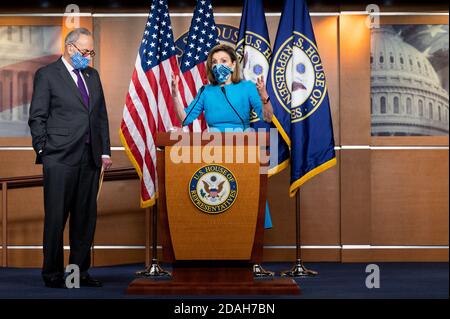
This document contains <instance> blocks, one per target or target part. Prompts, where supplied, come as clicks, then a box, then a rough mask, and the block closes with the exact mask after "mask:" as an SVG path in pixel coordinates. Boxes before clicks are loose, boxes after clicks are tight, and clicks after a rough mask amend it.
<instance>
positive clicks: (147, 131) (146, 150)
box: [119, 0, 180, 207]
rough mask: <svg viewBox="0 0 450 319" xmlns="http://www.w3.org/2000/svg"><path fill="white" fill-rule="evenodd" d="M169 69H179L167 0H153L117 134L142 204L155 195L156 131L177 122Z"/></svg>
mask: <svg viewBox="0 0 450 319" xmlns="http://www.w3.org/2000/svg"><path fill="white" fill-rule="evenodd" d="M172 72H173V73H174V74H178V73H179V67H178V64H177V60H176V51H175V44H174V40H173V33H172V26H171V23H170V16H169V10H168V6H167V0H153V2H152V4H151V7H150V13H149V15H148V19H147V23H146V25H145V29H144V35H143V37H142V41H141V44H140V47H139V51H138V54H137V58H136V63H135V67H134V71H133V74H132V77H131V81H130V86H129V89H128V94H127V96H126V102H125V106H124V109H123V117H122V122H121V125H120V132H119V133H120V137H121V141H122V144H123V146H124V147H125V150H126V152H127V154H128V157H129V158H130V160H131V162H132V163H133V165H134V167H135V169H136V171H137V172H138V174H139V177H140V180H141V207H148V206H151V205H153V204H154V203H155V199H156V197H157V191H158V188H157V184H156V182H157V176H156V147H155V138H156V133H157V132H166V131H169V130H170V129H171V128H173V127H175V126H179V125H180V123H179V121H178V119H177V117H176V115H175V111H174V108H173V102H172V97H171V93H170V87H171V81H172V77H171V74H172Z"/></svg>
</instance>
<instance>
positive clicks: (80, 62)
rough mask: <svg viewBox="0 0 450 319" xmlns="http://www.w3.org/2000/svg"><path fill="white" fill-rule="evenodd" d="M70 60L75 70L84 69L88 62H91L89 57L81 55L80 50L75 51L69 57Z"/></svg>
mask: <svg viewBox="0 0 450 319" xmlns="http://www.w3.org/2000/svg"><path fill="white" fill-rule="evenodd" d="M70 60H71V61H72V64H73V67H74V69H76V70H84V69H86V68H87V67H88V65H89V62H91V60H90V59H88V58H86V57H84V56H82V55H81V53H80V52H75V54H74V55H72V56H71V57H70Z"/></svg>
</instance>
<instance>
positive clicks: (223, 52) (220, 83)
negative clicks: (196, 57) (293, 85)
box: [172, 44, 273, 228]
mask: <svg viewBox="0 0 450 319" xmlns="http://www.w3.org/2000/svg"><path fill="white" fill-rule="evenodd" d="M206 70H207V74H208V80H209V83H210V84H208V85H206V86H203V87H202V88H201V89H200V91H199V92H198V94H197V96H196V97H195V99H194V100H193V101H192V102H191V104H190V105H189V106H188V107H187V108H186V109H185V108H184V106H183V105H182V104H181V102H180V100H179V98H178V96H179V90H178V83H179V77H178V76H172V79H173V80H172V99H173V102H174V106H175V111H176V114H177V117H178V119H179V120H180V122H181V123H183V124H182V125H183V126H186V125H189V124H191V123H192V122H193V121H194V120H195V119H196V118H197V117H199V116H200V114H202V112H204V114H205V119H206V122H207V123H208V129H209V131H218V132H227V131H234V132H235V131H241V130H246V129H247V128H249V127H250V113H251V109H252V108H253V110H254V111H255V112H256V114H257V115H258V117H259V118H260V119H263V120H264V121H265V122H271V121H272V115H273V109H272V104H271V103H270V99H269V95H268V94H267V91H266V85H265V83H264V79H263V78H262V77H260V78H258V80H257V83H256V85H255V84H254V83H253V82H251V81H244V80H241V77H240V70H239V61H238V59H237V55H236V53H235V51H234V49H233V48H232V47H230V46H228V45H224V44H221V45H217V46H215V47H214V48H212V49H211V51H210V52H209V55H208V59H207V61H206ZM264 227H265V228H271V227H272V221H271V218H270V213H269V207H268V205H267V204H266V218H265V222H264Z"/></svg>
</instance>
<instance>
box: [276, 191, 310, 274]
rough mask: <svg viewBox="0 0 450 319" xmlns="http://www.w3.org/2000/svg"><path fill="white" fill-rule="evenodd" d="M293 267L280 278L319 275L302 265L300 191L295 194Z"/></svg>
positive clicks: (283, 272)
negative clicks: (294, 257) (294, 256)
mask: <svg viewBox="0 0 450 319" xmlns="http://www.w3.org/2000/svg"><path fill="white" fill-rule="evenodd" d="M295 237H296V238H295V255H296V262H295V265H294V266H293V267H292V268H291V270H288V271H282V272H281V276H282V277H313V276H316V275H318V274H319V273H318V272H317V271H314V270H310V269H307V268H306V267H305V266H304V265H303V261H302V251H301V238H300V189H298V190H297V193H296V194H295Z"/></svg>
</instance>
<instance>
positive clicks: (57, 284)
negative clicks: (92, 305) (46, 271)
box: [44, 278, 67, 288]
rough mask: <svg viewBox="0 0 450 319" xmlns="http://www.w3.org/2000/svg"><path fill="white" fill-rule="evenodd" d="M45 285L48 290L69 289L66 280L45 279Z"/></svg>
mask: <svg viewBox="0 0 450 319" xmlns="http://www.w3.org/2000/svg"><path fill="white" fill-rule="evenodd" d="M44 283H45V287H48V288H67V287H66V282H65V281H64V278H54V279H45V280H44Z"/></svg>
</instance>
